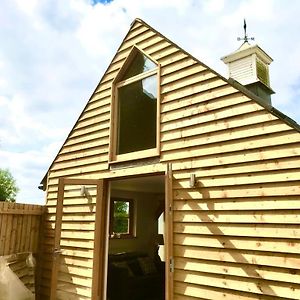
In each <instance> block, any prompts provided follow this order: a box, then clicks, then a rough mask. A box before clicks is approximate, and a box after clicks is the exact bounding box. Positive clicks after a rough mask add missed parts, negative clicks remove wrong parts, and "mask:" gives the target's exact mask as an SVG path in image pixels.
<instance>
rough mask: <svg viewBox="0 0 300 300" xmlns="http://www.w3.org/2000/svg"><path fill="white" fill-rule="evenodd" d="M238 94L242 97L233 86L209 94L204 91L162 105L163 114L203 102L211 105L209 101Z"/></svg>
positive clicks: (211, 91) (214, 90)
mask: <svg viewBox="0 0 300 300" xmlns="http://www.w3.org/2000/svg"><path fill="white" fill-rule="evenodd" d="M236 93H237V94H238V95H239V96H241V94H240V93H238V91H237V90H236V89H235V88H233V87H232V86H221V87H216V88H214V89H213V90H210V91H209V92H207V91H203V92H201V93H197V94H193V95H189V96H186V97H184V98H180V99H175V100H173V101H169V102H166V103H162V105H161V112H162V113H167V112H169V111H174V110H178V109H182V108H189V107H190V106H191V105H195V104H199V103H203V102H204V103H203V105H204V104H206V105H207V104H208V103H210V102H208V101H212V100H217V99H219V98H221V97H226V98H228V97H229V96H230V95H233V94H236ZM226 98H225V99H226ZM225 99H224V100H225ZM205 102H208V103H205Z"/></svg>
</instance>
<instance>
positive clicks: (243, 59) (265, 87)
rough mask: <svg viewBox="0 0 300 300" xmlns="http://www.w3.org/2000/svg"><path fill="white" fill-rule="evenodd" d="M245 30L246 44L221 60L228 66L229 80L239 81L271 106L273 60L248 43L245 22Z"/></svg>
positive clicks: (257, 47) (256, 46)
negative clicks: (270, 73) (270, 68)
mask: <svg viewBox="0 0 300 300" xmlns="http://www.w3.org/2000/svg"><path fill="white" fill-rule="evenodd" d="M244 30H245V37H244V38H243V40H244V43H243V44H242V45H241V46H240V47H239V48H238V49H237V50H236V51H235V52H233V53H230V54H228V55H226V56H224V57H222V58H221V60H222V61H223V62H224V63H225V64H226V65H227V66H228V71H229V78H232V79H234V80H236V81H238V82H239V83H240V84H242V85H244V86H245V87H247V88H248V89H249V90H250V91H251V92H253V93H254V94H256V95H257V96H259V97H261V98H263V99H264V100H266V101H267V102H268V103H269V104H271V95H272V94H274V91H273V90H272V89H271V87H270V77H269V65H270V63H271V62H272V61H273V59H272V58H271V57H270V56H269V55H268V54H267V53H266V52H265V51H264V50H262V49H261V48H260V47H259V46H258V45H251V44H250V43H249V42H248V36H247V33H246V22H245V21H244ZM251 39H253V38H251Z"/></svg>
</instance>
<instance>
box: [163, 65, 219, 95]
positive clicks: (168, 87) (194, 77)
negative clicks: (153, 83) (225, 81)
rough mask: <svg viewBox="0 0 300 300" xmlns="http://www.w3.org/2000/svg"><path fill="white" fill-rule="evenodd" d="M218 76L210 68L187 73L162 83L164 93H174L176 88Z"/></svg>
mask: <svg viewBox="0 0 300 300" xmlns="http://www.w3.org/2000/svg"><path fill="white" fill-rule="evenodd" d="M216 77H217V76H216V74H215V73H212V72H211V71H209V70H203V71H202V72H199V73H197V74H186V75H185V77H183V78H181V79H179V78H178V79H177V80H174V81H171V82H169V83H168V84H165V85H162V88H161V92H162V94H166V93H174V92H175V91H176V90H179V89H182V88H186V87H187V86H191V85H196V84H200V83H201V84H202V83H203V82H205V81H207V80H212V79H215V78H216Z"/></svg>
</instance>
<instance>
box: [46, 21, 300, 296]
mask: <svg viewBox="0 0 300 300" xmlns="http://www.w3.org/2000/svg"><path fill="white" fill-rule="evenodd" d="M133 45H136V46H137V47H139V48H140V49H141V50H143V51H144V52H145V53H147V54H148V55H149V56H150V57H151V58H153V59H154V60H156V61H157V62H158V63H159V64H160V66H161V82H160V83H161V93H162V95H161V118H160V121H161V137H160V139H161V145H160V147H161V154H160V163H157V164H154V165H148V166H142V167H141V166H139V167H138V166H137V167H132V168H129V169H120V170H118V169H116V170H114V171H113V172H112V171H110V170H109V165H108V151H109V144H108V143H109V127H110V107H111V92H112V91H111V87H112V81H113V79H114V78H115V76H116V75H117V73H118V71H119V69H120V67H121V66H122V64H123V63H124V61H125V59H126V57H127V55H128V54H129V52H130V50H131V48H132V46H133ZM299 142H300V134H299V132H298V131H297V130H296V129H294V128H292V127H290V126H289V125H287V124H286V123H285V122H284V121H283V120H281V119H279V118H278V117H276V116H275V115H273V114H271V113H270V112H269V111H267V109H266V108H264V107H262V106H261V105H259V104H258V103H257V102H255V101H254V100H252V99H251V98H249V97H248V96H247V95H245V94H243V93H242V92H241V91H239V90H237V89H236V88H234V87H232V86H231V85H230V84H229V83H227V82H226V81H225V80H224V79H222V78H221V77H220V76H219V75H217V74H216V73H214V72H213V71H211V70H210V69H208V68H207V67H206V66H204V65H202V64H201V63H199V62H198V61H196V60H195V59H194V58H192V57H191V56H189V55H188V54H187V53H185V52H184V51H182V50H181V49H180V48H178V47H177V46H176V45H174V44H172V43H171V42H170V41H168V40H166V39H165V38H164V37H162V36H161V35H160V34H158V33H157V32H155V31H154V30H153V29H151V28H150V27H149V26H148V25H147V24H145V23H143V22H142V21H139V20H136V21H135V22H134V23H133V25H132V27H131V29H130V31H129V33H128V35H127V36H126V37H125V40H124V41H123V43H122V45H121V47H120V48H119V50H118V52H117V54H116V56H115V57H114V59H113V61H112V63H111V64H110V66H109V68H108V69H107V71H106V73H105V75H104V76H103V78H102V80H101V82H100V84H99V86H98V87H97V89H96V90H95V92H94V94H93V95H92V97H91V99H90V100H89V102H88V104H87V106H86V108H85V109H84V111H83V113H82V115H81V116H80V118H79V120H78V122H77V123H76V125H75V126H74V128H73V130H72V131H71V133H70V135H69V137H68V139H67V141H66V142H65V144H64V146H63V147H62V149H61V151H60V152H59V154H58V156H57V157H56V159H55V160H54V163H53V164H52V166H51V168H50V170H49V176H48V191H47V193H48V194H47V195H48V196H47V197H48V203H47V205H48V212H49V214H48V217H47V222H46V223H47V224H46V225H47V226H46V228H47V229H46V231H45V237H46V238H45V243H44V251H45V255H44V257H45V259H44V271H43V276H44V278H43V280H42V282H43V286H42V289H43V290H42V295H43V297H44V298H43V299H47V297H48V296H49V287H50V281H49V278H50V275H51V262H52V261H51V258H52V254H51V251H52V250H53V249H52V248H53V229H54V221H55V212H56V203H57V184H58V178H59V177H73V178H89V179H92V178H94V179H100V178H111V177H117V176H122V175H134V174H147V173H151V172H157V171H163V170H165V169H166V164H167V163H172V168H173V176H174V182H173V197H174V216H173V217H174V224H173V228H174V233H173V240H174V247H173V252H174V256H175V257H174V258H175V271H174V299H180V300H185V299H187V300H189V299H190V300H192V299H230V300H235V299H239V300H246V299H265V300H267V299H278V300H279V299H300V288H299V287H300V285H299V284H300V276H299V275H300V254H299V253H300V252H299V250H300V229H299V211H300V185H299V183H300V144H299ZM191 173H195V174H196V178H197V185H196V187H195V188H190V187H189V177H190V174H191ZM72 188H73V189H74V187H72ZM75 189H76V188H75ZM78 190H79V187H78V188H77V192H76V191H75V190H72V189H71V188H70V189H66V191H65V193H68V194H67V196H66V198H65V199H66V200H65V201H64V214H63V225H62V237H63V241H62V242H63V243H68V245H66V247H68V249H69V252H68V253H65V255H64V259H65V262H64V265H63V266H62V268H65V271H66V272H68V274H67V273H66V275H65V276H62V277H61V278H59V285H60V284H69V286H70V292H69V294H68V295H69V297H71V296H72V297H73V298H72V299H90V298H89V297H90V283H91V278H92V261H93V252H92V249H93V247H94V242H93V239H94V235H93V232H94V231H93V230H94V220H95V203H94V202H93V201H92V202H83V200H82V199H80V197H79V196H78ZM86 253H89V256H88V257H86ZM82 274H84V277H83V276H82ZM75 293H76V294H77V296H75ZM68 295H65V297H66V298H62V299H69V298H67V297H68Z"/></svg>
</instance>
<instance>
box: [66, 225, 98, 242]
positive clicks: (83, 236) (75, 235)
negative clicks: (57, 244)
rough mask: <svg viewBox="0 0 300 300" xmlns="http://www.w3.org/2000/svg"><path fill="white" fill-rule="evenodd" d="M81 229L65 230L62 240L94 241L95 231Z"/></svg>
mask: <svg viewBox="0 0 300 300" xmlns="http://www.w3.org/2000/svg"><path fill="white" fill-rule="evenodd" d="M78 225H79V224H78ZM79 228H80V226H78V228H77V229H73V230H70V229H68V230H66V229H63V230H62V231H61V238H62V239H67V240H68V239H73V240H93V239H94V235H95V232H94V229H92V230H81V229H79Z"/></svg>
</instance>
